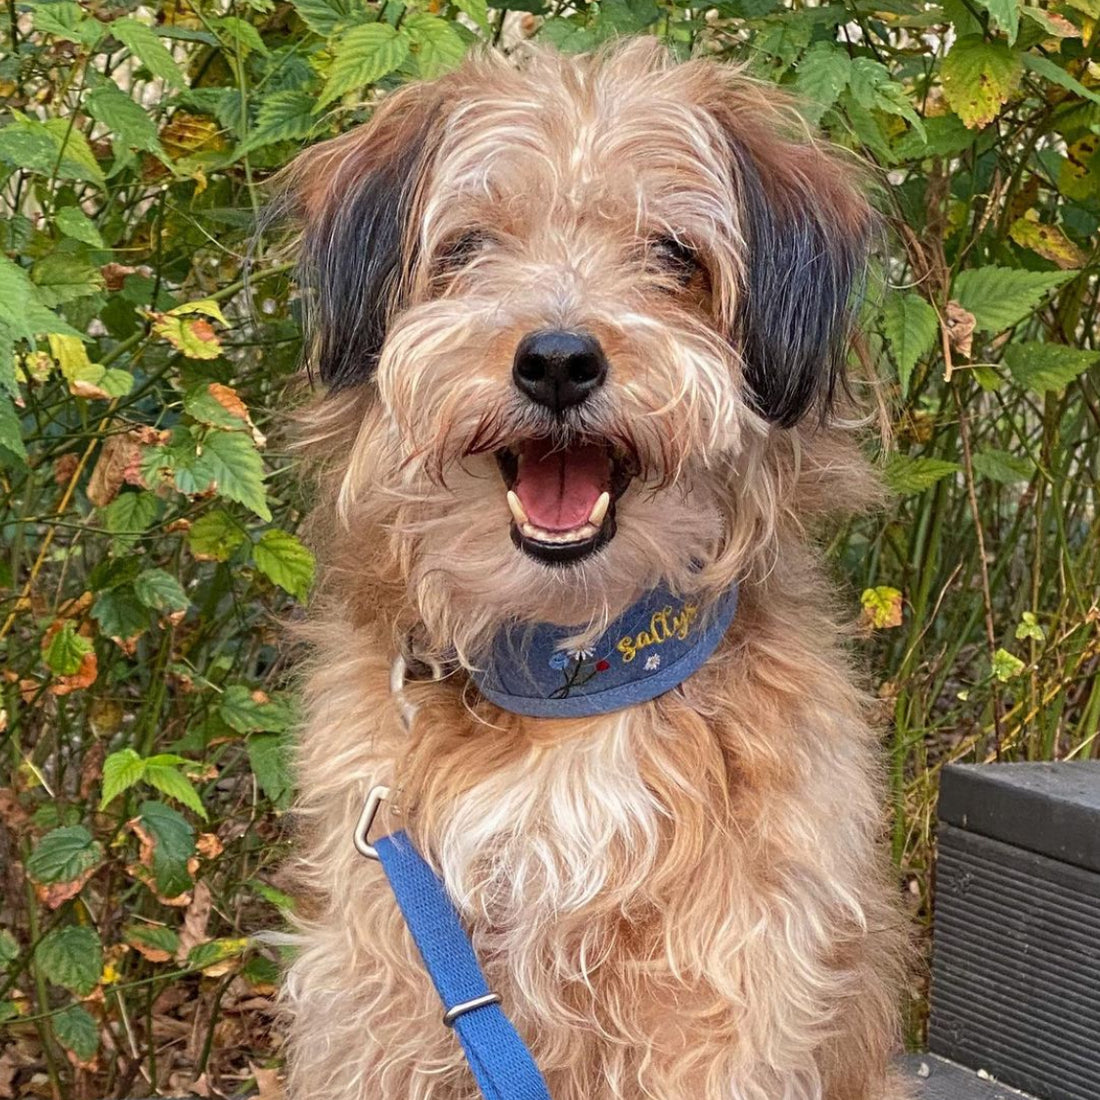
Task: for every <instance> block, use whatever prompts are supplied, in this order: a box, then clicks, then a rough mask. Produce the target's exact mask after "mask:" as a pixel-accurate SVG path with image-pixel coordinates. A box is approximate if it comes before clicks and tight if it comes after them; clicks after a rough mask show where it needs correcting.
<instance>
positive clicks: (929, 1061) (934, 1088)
mask: <svg viewBox="0 0 1100 1100" xmlns="http://www.w3.org/2000/svg"><path fill="white" fill-rule="evenodd" d="M904 1065H905V1068H906V1071H907V1073H908V1076H909V1078H910V1080H911V1081H912V1083H913V1100H1034V1098H1033V1097H1030V1096H1028V1095H1027V1093H1023V1092H1018V1091H1017V1090H1016V1089H1011V1088H1009V1087H1008V1086H1007V1085H1002V1084H999V1083H998V1082H997V1081H994V1080H993V1078H991V1077H986V1076H982V1075H980V1074H978V1073H975V1072H974V1071H973V1070H969V1069H965V1068H964V1067H963V1066H960V1065H956V1064H955V1063H954V1062H949V1061H948V1060H947V1059H946V1058H941V1057H939V1055H936V1054H908V1055H906V1056H905V1059H904Z"/></svg>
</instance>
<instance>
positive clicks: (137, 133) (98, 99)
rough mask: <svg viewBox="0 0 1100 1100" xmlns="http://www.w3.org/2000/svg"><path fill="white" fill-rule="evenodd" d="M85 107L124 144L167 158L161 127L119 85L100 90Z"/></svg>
mask: <svg viewBox="0 0 1100 1100" xmlns="http://www.w3.org/2000/svg"><path fill="white" fill-rule="evenodd" d="M84 105H85V108H86V110H87V111H88V114H90V115H91V116H92V118H94V119H95V120H96V121H97V122H102V123H103V125H104V126H106V127H107V129H108V130H109V131H110V132H111V133H112V134H114V135H115V137H116V138H118V139H119V141H120V142H121V143H122V144H123V145H125V146H127V147H128V148H130V149H142V150H144V151H145V152H148V153H156V154H157V155H158V156H161V157H163V156H164V150H163V149H162V148H161V144H160V138H159V137H158V135H157V124H156V123H155V122H154V121H153V119H152V118H151V117H150V115H149V112H148V111H147V110H146V109H145V108H144V107H143V106H142V105H141V104H140V103H135V102H134V100H132V99H131V98H130V97H129V96H128V95H126V93H125V92H123V91H121V90H120V89H119V88H118V87H117V85H115V84H104V85H103V86H102V87H99V88H96V90H95V91H94V92H92V93H91V95H89V96H88V97H87V98H86V99H85V100H84Z"/></svg>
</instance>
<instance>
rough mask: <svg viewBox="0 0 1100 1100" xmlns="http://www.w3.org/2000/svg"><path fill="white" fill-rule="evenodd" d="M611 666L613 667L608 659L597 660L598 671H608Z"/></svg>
mask: <svg viewBox="0 0 1100 1100" xmlns="http://www.w3.org/2000/svg"><path fill="white" fill-rule="evenodd" d="M610 667H611V664H610V662H608V661H597V662H596V671H597V672H606V671H607V670H608V669H609V668H610Z"/></svg>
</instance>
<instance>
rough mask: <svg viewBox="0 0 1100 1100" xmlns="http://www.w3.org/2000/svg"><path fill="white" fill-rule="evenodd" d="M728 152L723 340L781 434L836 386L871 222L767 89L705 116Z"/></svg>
mask: <svg viewBox="0 0 1100 1100" xmlns="http://www.w3.org/2000/svg"><path fill="white" fill-rule="evenodd" d="M712 110H713V111H714V113H715V114H716V115H717V117H718V120H719V122H720V124H721V125H722V128H723V130H724V131H725V134H726V140H727V142H728V143H729V149H730V155H731V162H732V166H733V175H734V181H735V184H736V186H737V189H738V192H739V195H740V200H741V218H742V229H743V232H744V235H745V238H746V242H745V243H746V248H747V256H746V265H745V267H746V270H745V285H744V286H743V287H742V288H741V295H742V297H741V303H740V306H739V309H738V312H737V316H736V318H735V321H734V325H735V331H734V332H733V333H732V334H731V336H732V340H733V342H734V344H735V346H736V347H737V349H738V350H739V351H740V353H741V355H742V358H743V360H744V365H745V376H746V380H747V382H748V384H749V386H750V388H751V390H752V396H753V398H754V399H755V402H756V405H757V408H758V409H759V411H760V413H761V414H762V415H763V416H765V417H767V419H769V420H771V421H772V422H773V423H775V424H778V425H779V426H780V427H783V428H790V427H792V426H793V425H795V424H797V423H798V421H799V420H801V419H802V418H803V417H804V416H806V414H807V413H808V412H809V411H810V409H812V408H814V407H815V406H816V407H817V408H818V410H819V411H820V413H821V415H822V416H823V417H824V416H825V415H826V414H827V413H828V411H829V408H830V404H831V402H832V400H833V397H834V394H835V393H836V390H837V386H838V383H839V384H843V375H844V365H845V360H846V358H847V353H848V343H849V339H850V335H851V326H852V319H853V318H852V314H853V308H854V307H853V298H854V297H856V295H857V292H858V290H859V289H860V287H861V285H862V280H863V277H864V272H865V268H866V260H867V252H868V247H869V242H870V236H871V229H872V224H873V217H872V212H871V208H870V206H869V205H868V203H867V200H866V198H865V197H864V194H863V191H862V189H861V187H860V185H859V179H858V177H859V173H858V172H857V170H856V169H855V167H854V165H852V164H846V163H844V162H842V161H841V160H840V158H839V156H838V155H836V154H835V153H833V152H831V151H829V150H828V149H827V147H825V146H823V145H821V144H818V143H815V142H814V141H812V140H811V139H810V138H809V137H808V135H807V134H806V133H805V131H804V129H802V128H800V127H799V126H797V125H795V124H793V123H792V119H793V118H795V117H797V116H794V113H793V110H792V109H791V107H790V104H789V103H787V102H786V101H785V100H783V98H782V96H781V95H779V94H777V92H776V90H775V89H772V88H768V89H766V90H765V89H764V88H762V87H761V86H759V85H756V84H755V83H752V82H749V81H741V80H739V79H736V78H735V80H734V81H733V82H731V83H728V84H726V85H725V88H724V91H723V93H722V95H721V98H720V100H719V102H718V103H717V104H716V105H715V106H714V107H712Z"/></svg>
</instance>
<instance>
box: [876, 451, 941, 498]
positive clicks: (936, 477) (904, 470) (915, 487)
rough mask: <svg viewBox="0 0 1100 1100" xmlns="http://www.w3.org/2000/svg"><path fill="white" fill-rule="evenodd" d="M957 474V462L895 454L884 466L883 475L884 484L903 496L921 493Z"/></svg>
mask: <svg viewBox="0 0 1100 1100" xmlns="http://www.w3.org/2000/svg"><path fill="white" fill-rule="evenodd" d="M958 472H959V464H958V463H957V462H945V461H944V460H943V459H941V458H910V457H909V456H908V455H902V454H896V455H894V456H892V457H891V459H890V461H889V462H888V463H887V464H886V469H885V470H884V471H883V474H884V476H885V478H886V484H887V485H889V486H890V488H891V489H893V490H894V492H895V493H900V494H902V495H903V496H910V495H912V494H913V493H923V492H924V490H925V489H927V488H929V487H930V486H932V485H935V484H936V482H937V481H940V480H941V479H942V478H945V477H950V476H951V475H952V474H956V473H958Z"/></svg>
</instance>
